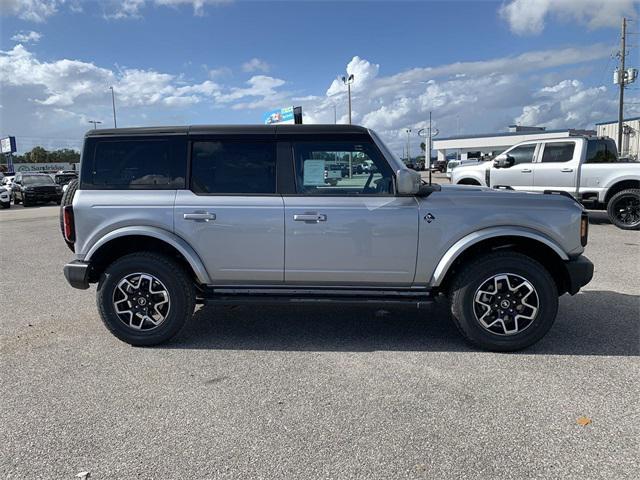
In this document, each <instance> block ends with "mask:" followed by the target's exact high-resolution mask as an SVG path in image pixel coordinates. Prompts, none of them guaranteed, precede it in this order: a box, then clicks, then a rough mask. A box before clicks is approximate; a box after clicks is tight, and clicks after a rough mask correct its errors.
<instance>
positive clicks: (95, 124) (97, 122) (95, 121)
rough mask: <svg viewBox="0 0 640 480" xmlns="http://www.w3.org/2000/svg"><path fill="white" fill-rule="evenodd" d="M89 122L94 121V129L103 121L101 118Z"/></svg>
mask: <svg viewBox="0 0 640 480" xmlns="http://www.w3.org/2000/svg"><path fill="white" fill-rule="evenodd" d="M89 123H93V129H94V130H96V129H97V128H98V124H99V123H102V122H101V121H100V120H89Z"/></svg>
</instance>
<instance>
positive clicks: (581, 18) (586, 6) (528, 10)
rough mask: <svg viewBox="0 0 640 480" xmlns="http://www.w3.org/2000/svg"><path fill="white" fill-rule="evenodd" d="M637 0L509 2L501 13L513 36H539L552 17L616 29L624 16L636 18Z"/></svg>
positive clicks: (518, 0)
mask: <svg viewBox="0 0 640 480" xmlns="http://www.w3.org/2000/svg"><path fill="white" fill-rule="evenodd" d="M637 5H638V0H509V1H508V2H507V3H505V4H503V5H502V7H501V8H500V10H499V14H500V16H501V17H502V18H503V19H504V20H506V21H507V23H508V24H509V27H510V28H511V30H512V31H513V32H514V33H517V34H519V35H527V34H539V33H541V32H542V31H543V30H544V27H545V21H546V19H547V18H548V17H549V16H553V17H556V18H559V19H561V20H562V19H564V20H568V21H577V22H579V23H581V24H585V25H587V26H588V27H589V28H601V27H616V26H618V25H620V21H621V19H622V17H623V16H632V17H636V16H637V11H636V6H637Z"/></svg>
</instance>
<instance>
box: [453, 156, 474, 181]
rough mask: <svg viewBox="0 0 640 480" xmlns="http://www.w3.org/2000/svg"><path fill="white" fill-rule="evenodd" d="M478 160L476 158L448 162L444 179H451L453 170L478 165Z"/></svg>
mask: <svg viewBox="0 0 640 480" xmlns="http://www.w3.org/2000/svg"><path fill="white" fill-rule="evenodd" d="M478 162H479V160H478V159H477V158H467V159H464V160H449V161H448V162H447V170H446V174H445V175H446V177H447V178H451V174H452V172H453V169H454V168H457V167H460V166H464V165H478Z"/></svg>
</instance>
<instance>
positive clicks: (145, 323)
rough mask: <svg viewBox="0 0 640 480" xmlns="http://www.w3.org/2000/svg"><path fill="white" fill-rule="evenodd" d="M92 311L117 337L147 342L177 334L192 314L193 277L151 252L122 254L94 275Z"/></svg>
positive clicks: (141, 344) (129, 341)
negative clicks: (96, 281) (94, 304)
mask: <svg viewBox="0 0 640 480" xmlns="http://www.w3.org/2000/svg"><path fill="white" fill-rule="evenodd" d="M97 303H98V310H99V312H100V317H101V318H102V322H103V323H104V324H105V326H106V327H107V329H108V330H109V331H110V332H111V333H112V334H113V335H115V336H116V337H118V338H119V339H120V340H122V341H123V342H126V343H129V344H131V345H134V346H150V345H157V344H159V343H163V342H166V341H168V340H170V339H171V338H173V337H174V336H175V335H177V334H178V333H179V332H180V330H181V329H182V327H183V326H184V325H185V323H186V322H187V320H188V319H190V318H191V315H192V314H193V309H194V307H195V291H194V286H193V280H192V279H191V278H190V276H189V274H188V273H187V272H186V271H185V269H184V268H183V267H182V266H181V265H179V264H178V263H176V262H175V261H174V260H173V259H171V258H169V257H166V256H164V255H159V254H156V253H152V252H139V253H132V254H129V255H126V256H124V257H122V258H120V259H118V260H116V261H115V262H113V263H112V264H111V265H109V267H107V269H106V270H105V272H104V273H103V274H102V276H101V278H100V282H99V284H98V291H97Z"/></svg>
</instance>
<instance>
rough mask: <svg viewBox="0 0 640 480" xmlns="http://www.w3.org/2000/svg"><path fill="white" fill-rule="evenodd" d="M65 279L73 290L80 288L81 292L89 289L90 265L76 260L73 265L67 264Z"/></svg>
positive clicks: (64, 269) (64, 270)
mask: <svg viewBox="0 0 640 480" xmlns="http://www.w3.org/2000/svg"><path fill="white" fill-rule="evenodd" d="M63 272H64V277H65V278H66V279H67V282H69V285H71V286H72V287H73V288H79V289H80V290H86V289H87V288H89V264H88V263H85V262H81V261H79V260H74V261H73V262H71V263H67V264H66V265H65V266H64V268H63Z"/></svg>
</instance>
